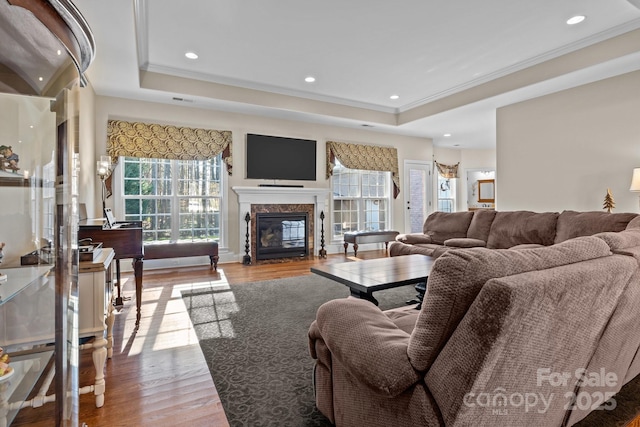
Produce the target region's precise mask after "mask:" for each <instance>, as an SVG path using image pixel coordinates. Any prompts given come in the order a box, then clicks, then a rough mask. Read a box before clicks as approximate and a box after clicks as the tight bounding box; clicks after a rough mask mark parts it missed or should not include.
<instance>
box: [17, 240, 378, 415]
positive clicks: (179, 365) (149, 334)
mask: <svg viewBox="0 0 640 427" xmlns="http://www.w3.org/2000/svg"><path fill="white" fill-rule="evenodd" d="M384 256H386V253H385V251H384V250H380V251H368V252H359V253H358V259H367V258H379V257H384ZM351 259H353V258H351ZM344 261H345V256H344V254H335V255H329V257H328V258H327V259H321V258H315V259H313V260H300V261H294V262H286V263H276V264H264V265H251V266H245V265H242V264H240V263H231V264H220V265H219V267H218V272H217V273H216V272H214V271H211V270H210V269H209V266H201V267H188V268H174V269H163V270H147V271H145V272H144V289H143V295H142V318H141V320H140V326H139V328H138V329H137V330H136V329H135V301H134V300H133V299H130V300H128V301H126V302H125V306H124V308H123V309H122V310H121V311H120V312H117V313H116V320H115V325H114V330H113V334H114V344H113V358H112V359H109V360H108V361H107V366H106V369H105V378H106V381H107V385H106V392H105V404H104V406H103V407H102V408H96V407H95V398H94V396H93V394H92V393H89V394H85V395H82V396H80V417H79V419H80V425H82V423H86V424H87V426H89V427H97V426H105V427H106V426H109V427H119V426H123V427H124V426H154V427H158V426H185V425H192V426H208V427H223V426H228V425H229V424H228V422H227V419H226V416H225V414H224V410H223V408H222V404H221V403H220V398H219V397H218V393H217V391H216V389H215V385H214V383H213V381H212V379H211V375H210V374H209V368H208V366H207V362H206V361H205V360H204V357H203V355H202V352H201V351H200V346H199V345H198V339H197V337H196V336H195V333H194V331H193V328H192V327H191V320H190V319H189V315H188V314H187V312H186V309H185V307H184V304H183V302H182V298H181V296H180V293H179V292H178V291H177V289H179V288H180V287H184V286H188V285H189V284H195V283H200V282H208V281H211V280H220V279H221V278H223V277H226V280H227V281H228V282H229V283H233V284H239V283H248V282H253V281H259V280H270V279H278V278H284V277H293V276H300V275H305V274H311V273H310V271H309V269H310V268H311V266H313V265H317V264H325V263H335V262H344ZM125 279H126V281H125ZM123 281H124V287H123V293H124V296H125V297H130V298H135V289H134V285H133V283H134V282H133V276H132V275H130V276H128V275H123ZM79 371H80V386H84V385H87V384H92V383H93V382H94V381H93V377H94V375H95V373H94V370H93V362H92V359H91V351H90V350H85V351H81V357H80V370H79ZM54 406H55V405H54V404H53V403H48V404H45V405H44V406H43V407H40V408H36V409H33V408H25V409H22V410H21V411H20V413H19V414H18V416H17V417H16V419H15V420H14V423H13V424H12V425H13V426H34V427H48V426H51V425H52V418H51V417H52V416H53V412H54Z"/></svg>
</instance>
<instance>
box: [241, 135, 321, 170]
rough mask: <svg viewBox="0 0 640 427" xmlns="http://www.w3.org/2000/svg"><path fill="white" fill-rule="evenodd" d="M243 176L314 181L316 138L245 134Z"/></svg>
mask: <svg viewBox="0 0 640 427" xmlns="http://www.w3.org/2000/svg"><path fill="white" fill-rule="evenodd" d="M246 148H247V151H246V152H247V178H248V179H283V180H285V179H286V180H296V181H315V180H316V141H314V140H310V139H295V138H283V137H279V136H267V135H256V134H252V133H248V134H247V147H246Z"/></svg>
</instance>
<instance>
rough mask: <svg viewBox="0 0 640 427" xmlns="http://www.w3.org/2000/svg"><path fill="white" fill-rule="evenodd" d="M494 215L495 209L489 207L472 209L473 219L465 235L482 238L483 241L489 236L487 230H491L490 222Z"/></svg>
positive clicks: (471, 237)
mask: <svg viewBox="0 0 640 427" xmlns="http://www.w3.org/2000/svg"><path fill="white" fill-rule="evenodd" d="M495 217H496V211H494V210H492V209H491V210H489V209H479V210H477V211H474V213H473V219H472V220H471V224H469V230H467V237H468V238H470V239H478V240H484V241H485V242H486V241H487V239H488V238H489V231H490V230H491V223H493V220H494V219H495Z"/></svg>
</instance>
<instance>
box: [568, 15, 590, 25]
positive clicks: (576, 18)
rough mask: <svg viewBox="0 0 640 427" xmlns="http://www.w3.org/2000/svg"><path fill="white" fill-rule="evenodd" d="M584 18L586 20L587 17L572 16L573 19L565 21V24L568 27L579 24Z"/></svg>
mask: <svg viewBox="0 0 640 427" xmlns="http://www.w3.org/2000/svg"><path fill="white" fill-rule="evenodd" d="M586 18H587V17H586V16H584V15H576V16H573V17H571V18H569V19H567V24H569V25H576V24H579V23H581V22H582V21H584V20H585V19H586Z"/></svg>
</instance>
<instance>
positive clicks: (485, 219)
mask: <svg viewBox="0 0 640 427" xmlns="http://www.w3.org/2000/svg"><path fill="white" fill-rule="evenodd" d="M636 217H638V214H635V213H607V212H598V211H594V212H576V211H563V212H562V213H557V212H530V211H493V210H477V211H471V212H453V213H447V212H434V213H432V214H431V215H429V217H428V218H427V219H426V221H425V223H424V226H423V232H422V233H412V234H400V235H398V236H397V237H396V241H395V242H391V244H390V245H389V254H390V255H391V256H398V255H409V254H423V255H429V256H433V257H438V256H440V255H442V254H443V253H444V252H445V251H447V250H449V249H452V248H471V247H486V248H489V249H507V248H514V247H515V248H524V247H529V248H530V247H536V246H549V245H552V244H555V243H560V242H564V241H565V240H568V239H571V238H574V237H580V236H591V235H594V234H596V233H601V232H605V231H622V230H624V229H625V228H627V226H628V225H629V223H630V222H631V221H633V220H634V219H635V218H636ZM631 227H640V218H639V219H638V220H636V221H633V224H631Z"/></svg>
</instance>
